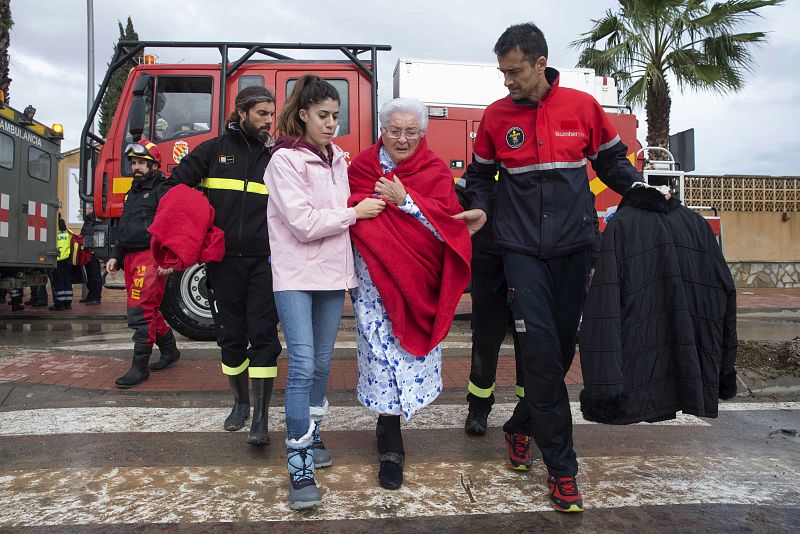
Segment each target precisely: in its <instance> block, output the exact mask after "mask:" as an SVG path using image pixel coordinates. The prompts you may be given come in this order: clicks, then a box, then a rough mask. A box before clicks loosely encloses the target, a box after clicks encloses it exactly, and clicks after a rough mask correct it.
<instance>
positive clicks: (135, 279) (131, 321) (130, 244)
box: [106, 139, 181, 388]
mask: <svg viewBox="0 0 800 534" xmlns="http://www.w3.org/2000/svg"><path fill="white" fill-rule="evenodd" d="M125 156H126V157H127V158H128V160H129V161H130V165H131V170H132V173H133V183H132V184H131V188H130V190H129V191H128V194H127V195H125V203H124V204H123V207H122V217H120V220H119V225H118V227H117V240H116V243H115V244H114V249H113V251H112V257H111V258H110V259H109V260H108V262H107V263H106V269H108V270H109V271H111V272H114V271H116V270H118V269H120V268H121V269H123V272H124V274H125V289H126V291H127V293H128V326H129V327H130V328H131V329H133V363H132V364H131V368H130V370H129V371H128V372H127V373H125V374H124V375H123V376H121V377H119V378H118V379H117V381H116V385H117V386H118V387H121V388H129V387H133V386H135V385H136V384H139V383H140V382H143V381H144V380H147V379H148V378H149V377H150V370H153V371H161V370H163V369H166V368H167V367H169V366H170V365H172V364H173V363H175V362H176V361H178V358H180V357H181V353H180V352H179V351H178V347H177V345H176V343H175V336H174V335H173V333H172V330H171V329H170V328H169V327H168V326H167V323H165V322H164V317H163V316H162V315H161V311H160V310H159V307H160V306H161V299H162V297H163V296H164V288H165V287H166V283H167V275H168V274H169V273H170V272H171V271H172V269H161V268H160V267H158V265H157V264H156V262H155V260H154V259H153V254H152V253H151V252H150V234H149V233H148V232H147V227H148V226H150V224H151V223H152V222H153V219H154V218H155V215H156V209H157V208H158V203H159V202H160V200H161V198H162V197H163V196H164V195H165V194H166V193H167V191H168V190H169V188H170V187H172V184H171V183H170V182H167V180H166V178H165V177H164V173H162V172H161V170H160V168H161V153H160V152H159V150H158V147H157V146H156V145H155V144H154V143H151V142H150V141H149V140H147V139H141V140H140V141H137V142H136V143H132V144H130V145H128V147H127V148H126V149H125ZM154 343H155V344H156V345H158V349H159V351H160V353H161V357H160V359H159V360H158V362H155V363H152V364H150V365H149V366H148V363H149V361H150V356H151V354H152V352H153V344H154Z"/></svg>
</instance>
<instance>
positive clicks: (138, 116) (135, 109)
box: [128, 74, 152, 141]
mask: <svg viewBox="0 0 800 534" xmlns="http://www.w3.org/2000/svg"><path fill="white" fill-rule="evenodd" d="M151 79H152V78H151V77H150V75H148V74H142V75H141V76H140V77H139V79H138V80H136V82H134V84H133V102H131V110H130V117H129V120H128V125H129V127H128V128H129V129H128V132H129V133H130V134H131V137H132V138H133V140H134V141H138V140H139V139H141V138H142V133H143V132H144V119H145V116H144V114H145V110H146V109H147V106H146V105H145V104H146V102H145V100H146V99H147V97H146V95H145V91H146V90H147V86H148V85H150V80H151Z"/></svg>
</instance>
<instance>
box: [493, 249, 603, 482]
mask: <svg viewBox="0 0 800 534" xmlns="http://www.w3.org/2000/svg"><path fill="white" fill-rule="evenodd" d="M503 261H504V263H505V272H506V278H507V280H508V287H509V298H510V300H511V310H512V313H513V315H514V325H515V329H516V331H517V334H518V335H519V342H520V347H521V349H522V359H523V361H524V369H525V370H524V373H525V398H524V399H521V400H520V401H519V403H518V404H517V408H516V409H515V411H514V414H513V415H512V417H511V419H509V421H508V422H507V423H506V425H505V426H504V430H505V431H506V432H521V433H525V430H526V429H528V428H530V430H531V434H532V436H533V439H534V440H535V442H536V445H537V446H538V447H539V450H541V452H542V459H543V461H544V463H545V465H546V466H547V469H548V471H549V472H550V474H552V475H554V476H574V475H575V474H576V473H577V472H578V461H577V457H576V454H575V450H574V448H573V444H572V414H571V412H570V406H569V396H568V395H567V386H566V384H565V383H564V378H565V376H566V374H567V371H568V370H569V368H570V365H572V360H573V358H574V356H575V341H576V337H577V333H578V324H579V321H580V317H581V312H582V311H583V301H584V297H585V289H586V280H587V279H588V276H589V252H588V249H587V250H582V251H580V252H577V253H575V254H572V255H569V256H562V257H559V258H549V259H541V258H537V257H535V256H529V255H526V254H520V253H517V252H512V251H506V252H505V253H504V255H503Z"/></svg>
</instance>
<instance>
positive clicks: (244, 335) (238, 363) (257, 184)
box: [170, 86, 281, 445]
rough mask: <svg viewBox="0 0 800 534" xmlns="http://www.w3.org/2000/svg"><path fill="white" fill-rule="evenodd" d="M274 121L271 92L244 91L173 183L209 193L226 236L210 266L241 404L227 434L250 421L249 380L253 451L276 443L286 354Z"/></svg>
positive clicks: (221, 336) (225, 362)
mask: <svg viewBox="0 0 800 534" xmlns="http://www.w3.org/2000/svg"><path fill="white" fill-rule="evenodd" d="M274 119H275V98H274V96H273V95H272V94H271V93H270V92H269V91H268V90H267V89H265V88H264V87H261V86H250V87H246V88H244V89H242V90H241V91H240V92H239V94H238V95H237V96H236V100H235V109H234V111H233V112H232V113H231V115H230V117H229V118H228V120H227V122H226V125H225V133H224V134H222V135H221V136H219V137H217V138H215V139H209V140H208V141H205V142H204V143H202V144H200V145H198V146H197V148H195V149H194V150H192V151H191V152H190V153H189V154H188V155H187V156H185V157H184V158H183V159H182V160H181V162H180V164H179V165H178V167H176V168H175V169H174V170H173V171H172V174H171V176H170V180H171V181H173V182H176V183H183V184H186V185H188V186H190V187H196V186H198V185H200V186H202V187H203V191H204V192H205V194H206V196H207V197H208V200H209V202H210V203H211V206H212V207H213V208H214V211H215V216H214V225H215V226H217V227H219V228H221V229H222V230H223V231H224V232H225V257H224V258H223V259H222V261H220V262H214V263H209V264H207V265H206V282H207V284H208V295H209V301H210V304H211V313H212V314H213V316H214V322H215V324H216V327H217V345H219V347H220V349H221V353H222V354H221V356H222V372H223V373H224V374H225V375H226V376H227V377H228V381H229V383H230V385H231V389H232V390H233V398H234V404H233V409H232V410H231V413H230V415H229V416H228V417H227V419H225V430H229V431H235V430H239V429H240V428H242V427H244V425H245V421H246V419H247V418H248V417H249V416H250V394H249V393H250V392H249V388H248V376H249V378H250V379H251V380H252V382H253V395H252V396H253V406H254V409H253V420H252V424H251V426H250V433H249V434H248V437H247V442H248V443H251V444H253V445H266V444H268V443H269V437H268V435H267V415H268V411H269V403H270V398H271V397H272V384H273V381H274V379H275V376H276V375H277V372H278V367H277V359H278V354H280V352H281V344H280V341H279V340H278V313H277V311H276V308H275V299H274V296H273V293H272V270H271V268H270V250H269V235H268V233H267V216H266V214H267V199H268V191H267V188H266V186H265V185H264V181H263V177H264V170H265V169H266V167H267V163H269V159H270V151H269V147H270V145H271V144H272V138H271V136H270V128H271V126H272V122H273V121H274Z"/></svg>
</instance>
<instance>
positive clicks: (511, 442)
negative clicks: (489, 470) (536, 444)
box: [506, 432, 533, 471]
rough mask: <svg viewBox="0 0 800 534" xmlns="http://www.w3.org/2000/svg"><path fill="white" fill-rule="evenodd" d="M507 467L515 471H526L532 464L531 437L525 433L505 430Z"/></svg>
mask: <svg viewBox="0 0 800 534" xmlns="http://www.w3.org/2000/svg"><path fill="white" fill-rule="evenodd" d="M506 448H507V449H508V467H510V468H511V469H516V470H517V471H527V470H528V469H530V468H531V466H532V465H533V458H531V438H530V436H526V435H525V434H517V433H516V432H506Z"/></svg>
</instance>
